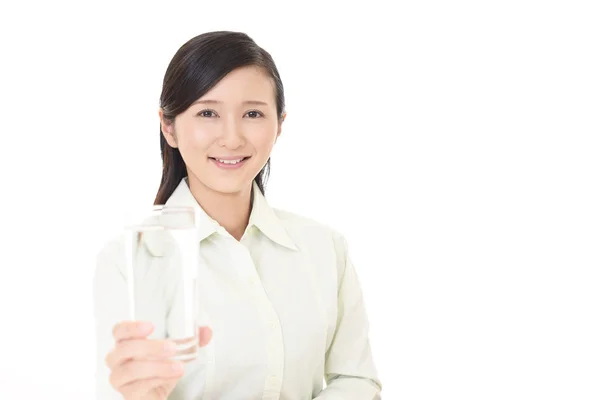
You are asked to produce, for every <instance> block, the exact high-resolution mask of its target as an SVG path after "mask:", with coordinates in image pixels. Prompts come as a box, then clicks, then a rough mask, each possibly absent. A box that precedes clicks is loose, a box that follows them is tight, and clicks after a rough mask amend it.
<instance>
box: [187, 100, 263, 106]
mask: <svg viewBox="0 0 600 400" xmlns="http://www.w3.org/2000/svg"><path fill="white" fill-rule="evenodd" d="M194 104H223V102H222V101H220V100H211V99H205V100H196V101H195V102H193V103H192V106H193V105H194ZM242 104H250V105H255V106H268V104H267V103H265V102H264V101H260V100H246V101H244V102H243V103H242Z"/></svg>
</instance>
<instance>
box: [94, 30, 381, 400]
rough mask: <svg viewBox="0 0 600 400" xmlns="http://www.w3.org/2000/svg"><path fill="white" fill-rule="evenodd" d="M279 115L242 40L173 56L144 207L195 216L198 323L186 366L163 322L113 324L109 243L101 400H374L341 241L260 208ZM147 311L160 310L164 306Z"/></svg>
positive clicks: (279, 106)
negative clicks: (159, 164)
mask: <svg viewBox="0 0 600 400" xmlns="http://www.w3.org/2000/svg"><path fill="white" fill-rule="evenodd" d="M285 116H286V114H285V111H284V92H283V85H282V82H281V79H280V76H279V73H278V71H277V68H276V66H275V64H274V62H273V60H272V58H271V56H270V55H269V53H267V52H266V51H265V50H263V49H262V48H261V47H259V46H258V45H257V44H256V43H255V42H254V41H253V40H252V39H251V38H249V37H248V36H247V35H245V34H243V33H236V32H211V33H205V34H202V35H199V36H197V37H195V38H193V39H191V40H190V41H188V42H187V43H186V44H184V45H183V46H182V47H181V48H180V49H179V51H178V52H177V53H176V54H175V56H174V58H173V60H172V61H171V63H170V64H169V67H168V69H167V71H166V75H165V78H164V82H163V89H162V93H161V97H160V109H159V118H160V143H161V152H162V159H163V173H162V180H161V183H160V188H159V189H158V194H157V196H156V200H155V204H167V205H177V206H192V207H195V209H196V212H197V213H198V218H199V219H200V224H199V226H200V228H199V231H198V235H199V238H198V240H199V243H200V244H199V245H200V250H201V254H202V257H203V258H204V259H205V261H206V262H207V264H208V267H209V269H210V274H208V275H207V276H206V278H205V279H207V280H210V282H205V283H206V285H205V286H206V287H207V289H206V290H205V291H204V292H203V296H204V297H203V298H204V300H203V303H202V307H203V308H204V309H205V310H206V313H207V315H208V316H209V318H210V323H209V324H208V325H209V326H207V327H205V328H202V329H201V332H200V346H201V354H200V355H199V356H198V359H197V360H195V361H192V362H189V363H186V364H185V365H182V364H179V363H177V362H174V361H170V359H169V357H170V356H171V355H172V354H173V349H172V348H169V339H168V338H169V332H168V329H166V328H165V324H164V322H163V321H161V317H160V315H163V316H164V315H165V314H160V313H159V312H158V311H157V314H156V318H152V320H151V321H137V322H133V321H125V320H126V319H127V314H126V313H125V314H124V310H126V308H127V307H125V306H124V302H126V301H127V288H126V284H125V279H124V278H123V276H124V274H123V271H122V270H121V268H122V267H121V265H122V262H121V258H122V253H123V252H122V246H123V244H122V242H121V241H120V240H115V241H113V242H111V243H109V244H107V245H106V246H105V247H104V249H103V250H102V251H101V252H100V254H99V256H98V265H97V270H96V276H95V307H96V308H95V312H96V320H97V340H98V345H97V348H98V373H97V378H98V382H97V391H98V396H99V398H101V399H111V398H115V399H116V398H123V397H124V398H125V399H127V400H131V399H150V400H157V399H167V398H169V399H186V400H188V399H219V400H236V399H239V400H249V399H273V400H274V399H280V400H304V399H320V400H333V399H343V400H352V399H356V400H372V399H379V398H380V390H381V384H380V382H379V380H378V378H377V374H376V370H375V367H374V364H373V361H372V357H371V350H370V346H369V338H368V321H367V317H366V315H365V309H364V304H363V300H362V294H361V289H360V286H359V282H358V280H357V276H356V272H355V270H354V267H353V266H352V264H351V262H350V260H349V258H348V251H347V248H346V242H345V241H344V238H343V237H342V236H341V235H340V234H338V233H337V232H335V231H332V230H331V229H329V228H327V227H325V226H323V225H321V224H319V223H317V222H314V221H312V220H310V219H307V218H303V217H300V216H298V215H295V214H292V213H288V212H284V211H280V210H275V209H272V208H271V207H269V205H268V203H267V201H266V200H265V197H264V192H265V179H266V175H267V173H268V168H269V157H270V154H271V150H272V148H273V145H274V144H275V142H276V141H277V138H278V137H279V135H280V133H281V127H282V124H283V122H284V120H285ZM120 246H121V247H120ZM145 257H146V258H147V260H148V262H149V261H150V259H151V258H152V257H154V255H153V254H146V255H145ZM161 262H164V263H168V260H162V261H161ZM157 301H159V302H161V301H162V302H163V303H160V304H161V307H162V308H163V311H164V310H165V309H168V307H169V302H168V299H167V298H164V299H158V300H157ZM159 308H160V307H159ZM122 321H125V322H122ZM324 379H325V380H326V382H327V385H326V387H325V388H324V383H323V380H324Z"/></svg>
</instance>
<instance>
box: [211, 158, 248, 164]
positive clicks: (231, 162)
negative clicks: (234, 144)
mask: <svg viewBox="0 0 600 400" xmlns="http://www.w3.org/2000/svg"><path fill="white" fill-rule="evenodd" d="M242 160H243V158H240V159H239V160H219V159H217V161H218V162H220V163H223V164H237V163H239V162H240V161H242Z"/></svg>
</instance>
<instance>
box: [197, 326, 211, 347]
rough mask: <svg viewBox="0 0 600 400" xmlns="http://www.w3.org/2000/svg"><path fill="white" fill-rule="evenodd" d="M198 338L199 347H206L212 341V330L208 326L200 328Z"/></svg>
mask: <svg viewBox="0 0 600 400" xmlns="http://www.w3.org/2000/svg"><path fill="white" fill-rule="evenodd" d="M198 338H199V342H200V343H199V344H200V347H204V346H206V345H207V344H208V343H209V342H210V340H211V339H212V329H210V328H209V327H208V326H202V327H200V329H199V332H198Z"/></svg>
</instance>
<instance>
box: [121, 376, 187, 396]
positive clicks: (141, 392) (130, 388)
mask: <svg viewBox="0 0 600 400" xmlns="http://www.w3.org/2000/svg"><path fill="white" fill-rule="evenodd" d="M178 380H179V378H173V379H160V378H152V379H145V380H142V381H135V382H131V383H128V384H127V385H124V386H122V387H121V394H122V395H123V396H124V397H125V398H127V399H145V398H147V396H148V393H150V392H151V391H152V390H154V389H156V388H158V387H161V386H162V387H165V389H166V390H165V392H169V391H170V389H171V388H172V387H174V386H175V385H176V384H177V381H178ZM165 394H168V393H165Z"/></svg>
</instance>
